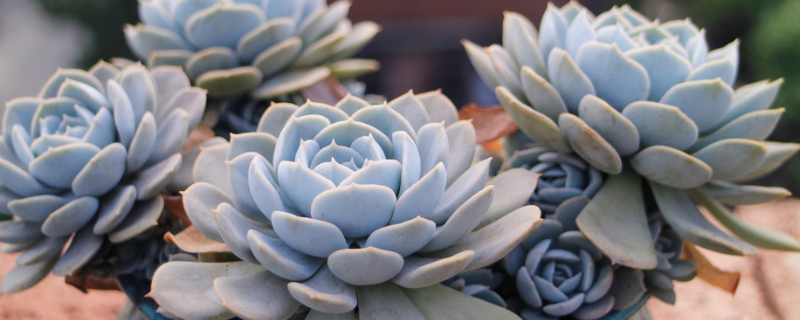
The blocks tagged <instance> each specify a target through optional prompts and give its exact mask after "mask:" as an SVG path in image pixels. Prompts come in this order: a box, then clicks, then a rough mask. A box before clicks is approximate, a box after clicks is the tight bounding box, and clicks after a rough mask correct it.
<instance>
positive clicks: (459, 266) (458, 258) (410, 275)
mask: <svg viewBox="0 0 800 320" xmlns="http://www.w3.org/2000/svg"><path fill="white" fill-rule="evenodd" d="M474 256H475V252H473V251H471V250H467V251H462V252H460V253H457V254H455V255H454V256H452V257H445V258H441V259H431V258H423V257H414V256H412V257H409V258H406V261H405V264H404V265H403V269H402V270H401V271H400V273H399V274H398V275H397V276H396V277H395V278H394V280H393V281H394V283H397V284H398V285H400V286H402V287H405V288H424V287H428V286H432V285H435V284H437V283H439V282H442V281H444V280H447V279H450V278H452V277H454V276H456V275H457V274H458V273H459V272H461V271H462V270H464V268H466V267H467V266H468V265H469V263H470V261H472V258H473V257H474Z"/></svg>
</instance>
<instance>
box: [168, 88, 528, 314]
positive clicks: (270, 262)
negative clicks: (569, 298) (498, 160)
mask: <svg viewBox="0 0 800 320" xmlns="http://www.w3.org/2000/svg"><path fill="white" fill-rule="evenodd" d="M474 152H475V130H474V128H473V126H472V125H471V123H470V122H467V121H457V114H456V109H455V106H454V105H453V104H452V102H450V101H449V100H448V99H447V98H446V97H445V96H444V95H442V94H441V93H439V92H431V93H425V94H421V95H414V94H412V93H409V94H406V95H404V96H402V97H399V98H397V99H395V100H393V101H391V102H390V103H388V104H384V105H369V104H367V103H366V102H364V101H362V100H360V99H357V98H353V97H348V98H345V99H344V100H342V101H341V102H339V103H338V104H337V105H336V106H329V105H325V104H320V103H313V102H307V103H306V104H304V105H303V106H300V107H298V106H295V105H292V104H275V105H273V106H271V107H270V108H269V109H268V110H267V112H266V113H265V114H264V116H263V118H262V120H261V122H260V124H259V130H258V132H254V133H245V134H240V135H234V136H233V137H232V138H231V142H230V143H229V144H219V145H215V146H212V147H209V148H206V149H204V150H203V151H201V154H200V155H199V156H198V159H197V162H196V163H195V169H194V170H195V171H194V178H195V180H196V181H197V182H196V183H195V184H193V185H192V186H191V187H189V188H188V189H187V190H186V192H185V193H184V205H185V207H186V211H187V213H188V215H189V218H190V219H191V220H192V222H193V223H194V226H195V227H196V228H197V230H199V231H200V232H201V233H202V234H203V235H205V236H206V237H208V238H210V239H212V240H216V241H219V242H224V243H225V244H226V245H227V246H228V247H229V248H230V251H231V252H233V254H235V255H236V257H238V258H239V259H241V260H243V261H244V262H245V264H244V265H252V266H254V267H253V268H254V270H259V271H258V272H256V273H255V274H253V275H238V274H231V273H230V271H220V273H219V274H217V275H216V276H214V277H217V279H216V280H214V277H212V276H211V275H208V273H213V272H211V271H209V270H211V268H214V267H211V265H212V264H209V263H194V264H192V263H178V264H175V263H169V264H166V265H165V266H163V267H162V268H161V269H159V270H158V271H157V272H156V275H155V277H154V280H153V281H154V283H153V293H152V296H153V297H154V298H155V299H156V300H157V301H158V302H159V304H160V305H161V306H162V307H164V308H165V309H166V310H168V311H170V312H172V313H174V314H175V315H177V316H181V317H194V316H196V315H197V314H198V312H202V311H198V310H195V309H188V308H186V306H183V305H181V304H179V303H175V301H184V302H185V301H186V300H187V299H189V298H186V297H187V296H191V294H190V293H188V292H186V291H181V290H177V289H175V288H180V287H181V286H182V285H181V284H180V283H179V282H180V281H181V280H180V279H182V276H183V275H185V274H186V273H190V271H187V270H197V271H196V272H197V273H204V274H206V277H210V279H207V280H206V281H208V282H207V283H210V282H213V286H214V289H215V291H216V293H217V295H218V296H219V299H220V300H221V301H222V305H220V304H219V303H215V304H213V305H208V306H206V308H207V310H208V312H209V314H211V313H214V312H226V311H224V310H225V309H227V310H228V311H229V312H233V314H236V315H239V316H242V317H245V318H258V317H259V316H254V315H253V314H252V313H251V312H252V311H253V308H256V309H257V310H259V311H258V312H270V314H271V315H272V316H274V317H276V318H281V317H288V316H289V315H291V313H292V312H294V310H296V308H297V306H299V304H300V303H302V304H304V305H306V306H308V307H310V308H311V309H313V310H315V311H316V312H324V313H336V314H339V313H346V312H353V311H352V310H353V309H354V308H355V307H356V305H357V304H358V305H359V306H360V307H359V308H360V309H359V310H360V311H359V312H365V311H363V310H364V309H363V308H367V309H369V308H370V307H371V306H375V305H374V304H373V305H370V303H374V301H372V300H370V301H372V302H367V304H368V305H367V306H366V307H365V306H362V302H361V301H362V295H361V294H359V295H358V299H357V297H356V291H358V290H368V289H362V288H361V286H373V285H381V284H385V283H387V282H393V283H394V284H396V285H399V286H400V287H403V288H424V287H428V286H431V285H434V284H437V283H439V282H441V281H444V280H446V279H448V278H451V277H453V276H455V275H456V274H458V273H459V272H461V271H465V270H472V269H476V268H480V267H484V266H487V265H489V264H491V263H493V262H495V261H497V260H499V259H501V258H502V257H503V256H504V255H505V254H506V253H507V252H508V251H510V250H511V249H512V248H513V247H514V246H515V245H516V244H517V243H518V242H519V241H521V239H522V237H523V236H524V235H525V234H526V232H527V231H528V230H530V228H531V227H532V226H533V224H534V222H535V221H537V220H538V218H539V210H538V208H536V207H534V206H523V205H524V204H525V203H526V202H527V200H528V199H529V198H530V196H531V194H532V193H533V190H534V188H535V181H536V174H535V173H531V172H530V171H527V170H524V169H512V170H508V171H506V172H505V173H503V174H501V175H499V176H497V177H494V178H493V179H491V180H489V178H488V175H489V162H490V161H491V159H487V160H483V161H480V162H476V163H473V155H474ZM520 177H522V179H520ZM520 207H522V208H520ZM239 264H241V263H239ZM213 265H216V266H218V267H219V268H223V267H222V265H230V263H227V264H220V263H217V264H213ZM193 268H198V269H193ZM200 268H207V269H200ZM225 268H226V269H225V270H230V269H227V268H228V267H225ZM264 269H266V270H264ZM201 270H207V271H201ZM226 272H227V275H226V274H225V273H226ZM247 277H250V278H247ZM259 279H260V280H264V279H270V280H269V281H272V282H270V283H273V285H274V287H273V285H267V286H266V287H259V288H251V287H247V288H241V286H240V284H243V283H248V282H257V281H260V280H259ZM187 281H188V280H187ZM264 281H266V280H264ZM394 284H393V286H394ZM193 285H197V284H196V283H195V284H193ZM276 288H280V289H276ZM393 288H397V286H394V287H393ZM287 289H288V292H285V291H286V290H287ZM280 292H284V293H283V294H281V293H280ZM176 296H177V297H182V298H180V299H178V300H175V297H176ZM244 296H247V297H254V298H244ZM195 298H197V297H195ZM206 299H207V298H206ZM267 299H271V300H273V301H286V303H285V304H281V306H280V307H272V308H270V309H269V310H264V309H266V308H267V307H266V306H258V305H257V304H258V303H260V302H259V301H266V300H267ZM393 299H394V298H393ZM256 300H258V301H256ZM209 301H211V300H209ZM357 301H358V302H357ZM211 302H213V301H211ZM251 303H252V304H254V305H250V304H251ZM222 306H224V308H223V307H222ZM195 307H196V306H195ZM214 308H216V309H214ZM212 309H213V310H212Z"/></svg>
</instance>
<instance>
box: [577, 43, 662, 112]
mask: <svg viewBox="0 0 800 320" xmlns="http://www.w3.org/2000/svg"><path fill="white" fill-rule="evenodd" d="M575 62H576V63H577V64H578V67H580V68H581V70H582V71H583V72H584V73H585V74H586V76H587V77H589V79H591V80H592V84H594V87H595V90H596V91H597V96H598V97H599V98H601V99H603V100H605V101H607V102H608V104H610V105H611V106H612V107H614V108H615V109H617V110H622V108H624V107H625V106H627V105H628V104H630V103H631V102H634V101H638V100H645V99H646V98H647V96H648V94H649V92H650V79H649V77H648V76H647V70H645V68H644V67H642V65H640V64H639V63H637V62H636V61H634V60H632V59H631V58H628V57H626V56H625V55H624V54H623V53H622V51H620V50H619V48H618V47H617V46H616V45H615V44H611V45H609V44H605V43H601V42H587V43H586V44H584V45H582V46H581V48H580V50H578V55H577V58H576V59H575Z"/></svg>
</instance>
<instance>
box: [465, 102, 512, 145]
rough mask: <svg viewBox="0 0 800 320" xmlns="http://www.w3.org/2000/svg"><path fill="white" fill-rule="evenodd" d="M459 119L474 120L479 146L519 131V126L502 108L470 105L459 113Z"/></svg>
mask: <svg viewBox="0 0 800 320" xmlns="http://www.w3.org/2000/svg"><path fill="white" fill-rule="evenodd" d="M458 119H460V120H470V119H471V120H472V125H473V126H474V127H475V134H476V136H477V143H478V144H484V143H487V142H492V141H495V140H498V139H500V138H503V137H505V136H507V135H509V134H510V133H512V132H514V131H516V130H517V125H516V124H514V121H512V120H511V117H510V116H509V115H508V114H507V113H506V112H505V110H503V107H501V106H491V107H487V108H482V107H478V105H477V104H474V103H470V104H468V105H467V106H465V107H464V108H462V109H461V111H459V112H458Z"/></svg>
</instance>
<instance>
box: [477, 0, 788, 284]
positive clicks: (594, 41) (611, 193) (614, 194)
mask: <svg viewBox="0 0 800 320" xmlns="http://www.w3.org/2000/svg"><path fill="white" fill-rule="evenodd" d="M503 28H504V32H503V44H502V45H497V44H495V45H491V46H489V47H486V48H480V47H478V46H477V45H475V44H472V43H470V42H464V45H465V47H466V49H467V52H468V54H469V57H470V59H471V61H472V63H473V65H474V66H475V68H476V70H477V72H478V74H479V75H480V76H481V78H482V79H483V80H484V82H486V83H487V84H489V85H490V86H491V87H493V88H496V93H497V97H498V99H499V100H500V103H501V105H503V107H504V109H505V110H506V111H507V112H508V113H509V114H510V115H511V117H512V119H513V120H514V122H515V123H516V124H517V126H518V127H519V128H520V131H522V132H523V133H525V134H526V135H528V136H529V137H531V138H532V139H533V140H534V141H535V142H536V143H538V144H540V145H542V146H545V147H547V148H549V149H551V150H554V151H556V152H560V153H568V152H575V153H576V154H578V155H579V156H580V157H582V158H583V159H584V160H585V161H586V162H587V163H589V164H590V165H591V166H593V167H595V168H597V169H598V170H600V171H603V172H605V173H608V174H609V175H610V176H609V181H607V182H606V183H605V184H604V185H603V187H601V189H600V190H599V191H598V195H597V196H595V198H594V199H593V200H592V201H593V202H594V203H590V204H589V205H587V207H586V209H585V212H584V213H582V214H581V216H580V217H579V218H578V225H579V226H580V229H581V231H583V232H584V233H585V234H586V236H587V237H588V238H590V239H592V242H593V243H595V244H597V246H598V248H600V249H601V250H602V251H603V252H604V253H605V254H606V255H607V256H609V257H610V258H611V259H612V261H613V262H614V263H620V264H623V265H626V266H629V267H633V268H639V269H651V268H654V267H655V266H656V263H657V261H656V260H657V259H656V253H655V249H654V248H653V247H652V246H651V245H644V244H648V243H650V241H649V238H650V234H649V231H648V227H647V215H646V212H645V205H644V204H643V201H644V197H643V193H642V191H641V190H642V181H641V179H642V178H643V179H645V181H646V182H647V184H648V185H649V186H650V188H649V189H652V193H653V195H654V198H655V200H656V202H657V203H658V209H659V212H661V214H662V215H663V217H664V218H665V220H666V221H667V223H669V224H670V225H671V227H672V228H673V230H675V232H677V233H678V234H679V235H680V236H681V237H683V238H684V239H686V240H688V241H690V242H693V243H695V244H697V245H700V246H703V247H705V248H708V249H711V250H715V251H719V252H723V253H728V254H738V255H743V254H752V253H754V252H755V248H754V247H753V245H757V246H761V247H767V248H772V249H781V250H800V244H798V243H797V241H796V240H794V239H793V238H791V237H790V236H788V235H785V234H783V233H779V232H774V231H769V230H764V229H762V228H760V227H758V226H753V225H749V224H747V223H745V222H743V221H741V220H739V219H738V218H736V217H735V216H733V215H732V214H730V212H729V210H728V208H726V207H725V205H740V204H757V203H763V202H767V201H771V200H775V199H778V198H781V197H785V196H787V195H789V192H788V191H787V190H785V189H783V188H768V187H760V186H742V185H738V184H736V183H734V182H737V181H744V180H749V179H752V178H756V177H760V176H763V175H764V174H767V173H769V172H771V171H773V170H774V169H776V168H778V167H779V166H780V165H781V164H782V163H783V162H785V161H786V160H788V159H789V158H790V157H791V156H792V155H793V154H795V153H796V152H797V150H798V145H797V144H792V143H777V142H769V141H764V139H765V138H767V136H768V135H769V134H770V133H771V132H772V130H773V128H774V127H775V125H776V124H777V122H778V119H779V118H780V115H781V114H782V113H783V109H769V107H770V105H771V104H772V102H773V100H774V99H775V96H776V94H777V92H778V89H779V87H780V84H781V83H782V82H783V81H782V80H777V81H774V82H768V81H761V82H756V83H752V84H748V85H745V86H742V87H740V88H738V89H736V90H734V89H733V88H732V85H733V83H734V81H735V79H736V73H737V65H738V61H739V52H738V40H737V41H734V42H733V43H731V44H729V45H727V46H725V47H723V48H719V49H716V50H709V48H708V44H707V42H706V39H705V32H704V31H703V30H699V29H698V28H697V27H696V26H695V25H694V24H692V23H691V22H690V21H689V20H676V21H669V22H664V23H660V22H658V21H655V22H653V21H650V20H648V19H647V18H645V17H644V16H642V15H641V14H640V13H638V12H636V11H634V10H632V9H631V8H630V7H629V6H623V7H621V8H616V7H615V8H613V9H612V10H610V11H607V12H604V13H602V14H600V15H598V16H596V17H595V16H593V15H592V14H591V13H589V11H587V10H586V9H585V8H583V7H582V6H581V5H580V4H578V3H577V2H574V1H573V2H570V3H568V4H567V5H565V6H564V7H562V8H557V7H555V6H553V5H552V4H551V5H549V6H548V9H547V10H546V12H545V14H544V17H543V18H542V23H541V26H540V29H539V31H538V32H537V30H536V28H535V27H534V26H533V25H532V24H531V22H530V21H529V20H527V19H526V18H525V17H523V16H521V15H519V14H516V13H506V17H505V20H504V24H503ZM611 180H613V181H611ZM604 189H606V191H605V192H604V191H603V190H604ZM690 194H691V196H692V197H693V198H694V201H693V199H691V198H690ZM695 201H696V202H699V203H701V204H703V206H706V207H707V208H709V210H710V211H712V212H714V213H715V217H716V218H717V219H718V220H720V222H722V223H723V225H725V226H726V227H727V228H728V229H729V230H730V231H731V232H733V233H734V234H736V235H737V236H738V237H739V238H735V237H732V236H730V235H728V234H727V233H725V232H723V231H721V230H719V229H718V228H717V227H715V226H714V225H713V224H712V223H710V222H709V221H708V220H706V219H705V218H704V217H703V215H702V214H700V211H699V210H697V208H696V206H695ZM712 208H715V210H711V209H712ZM609 214H611V215H613V216H614V217H615V218H614V219H607V216H608V215H609ZM608 221H614V223H610V222H608ZM617 234H624V235H625V236H624V237H618V238H614V237H611V236H610V235H617ZM740 238H741V239H740ZM742 240H744V241H742Z"/></svg>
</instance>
